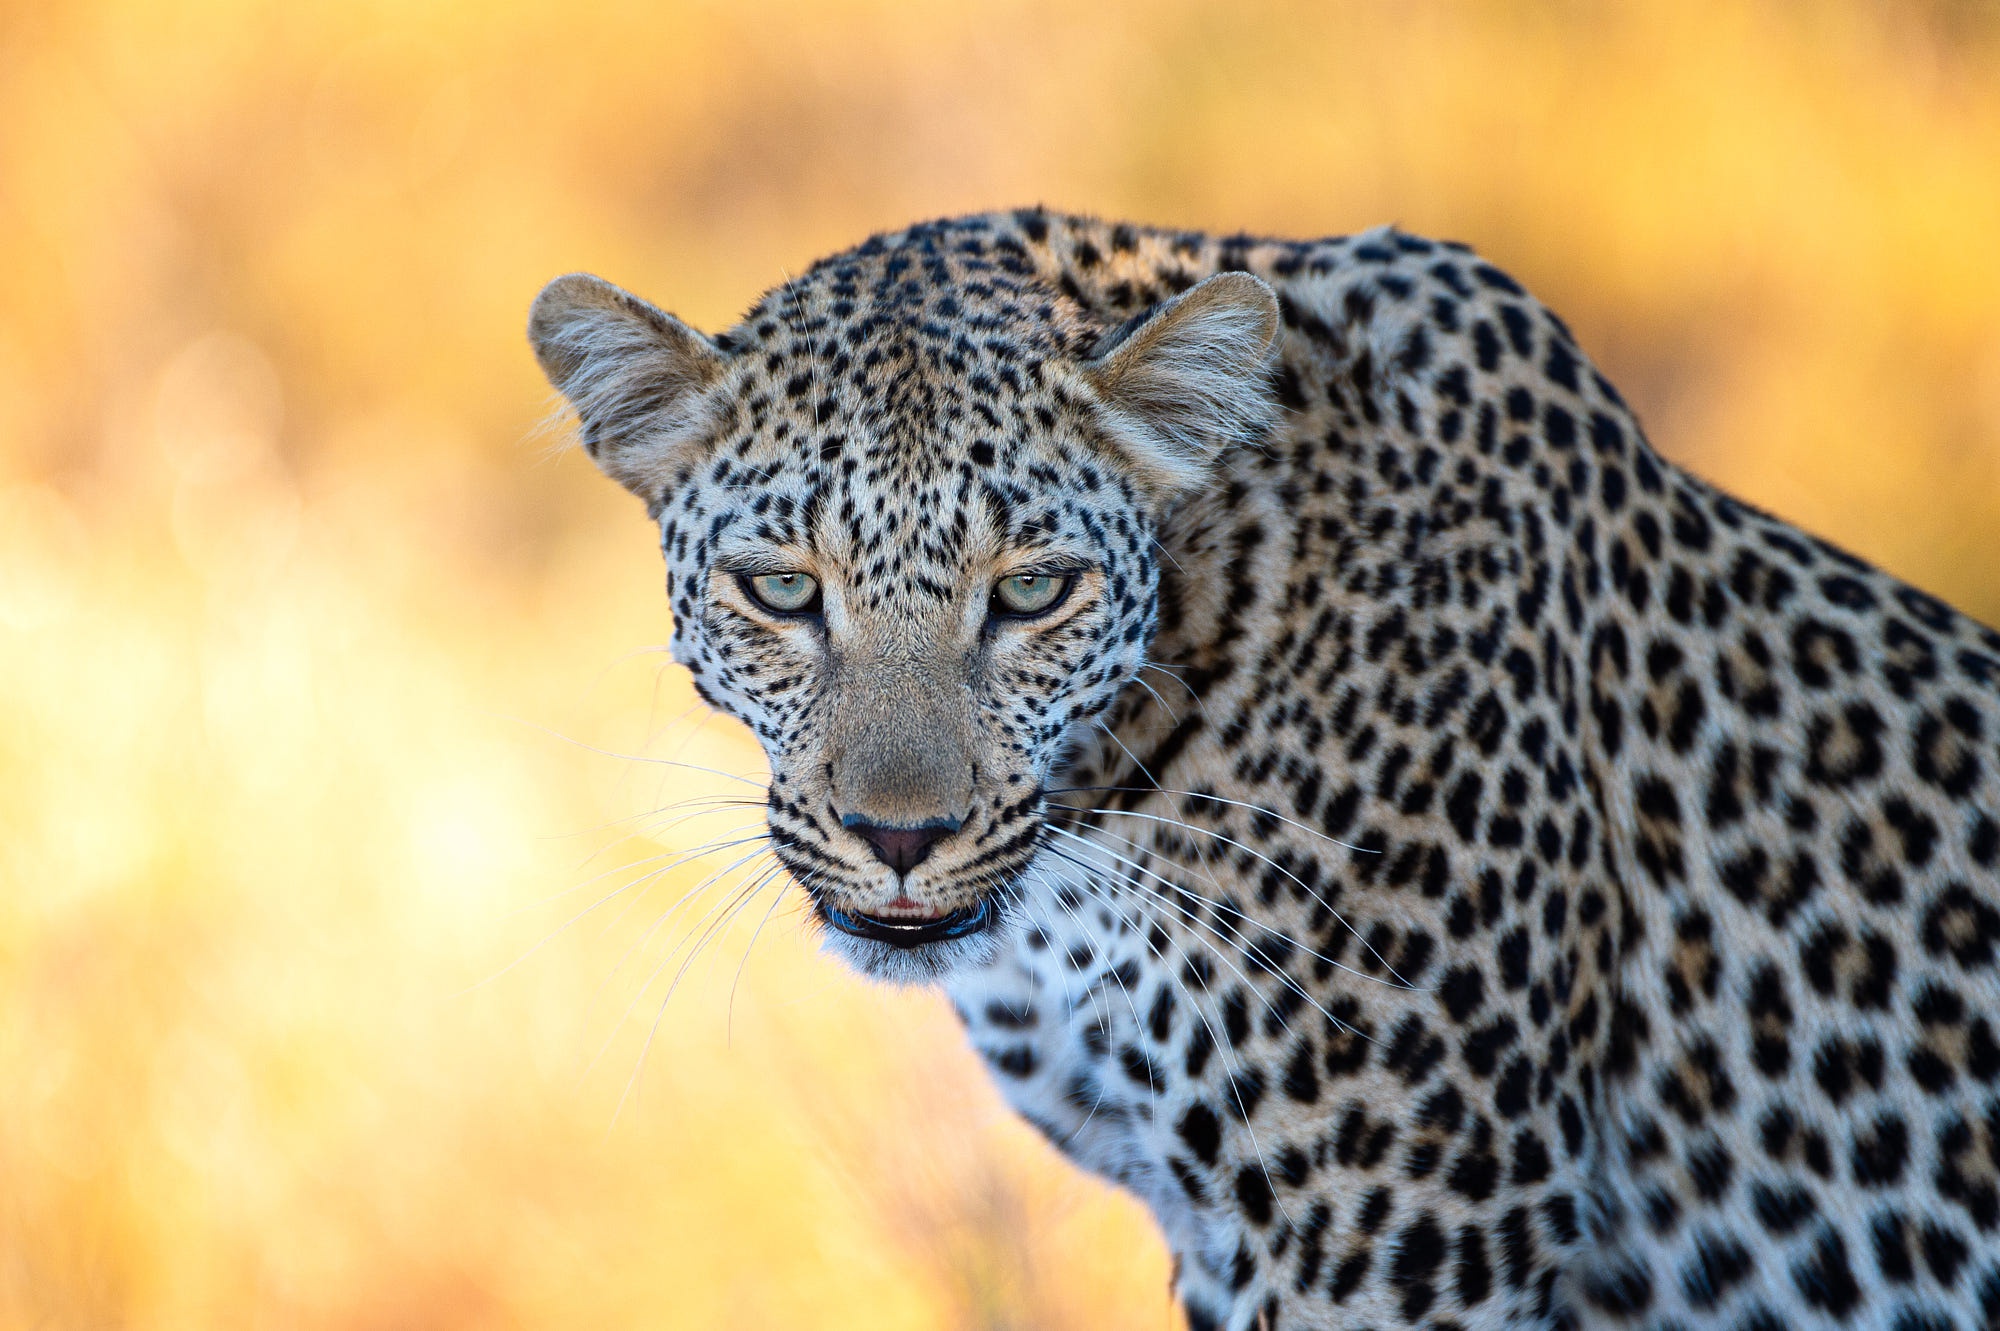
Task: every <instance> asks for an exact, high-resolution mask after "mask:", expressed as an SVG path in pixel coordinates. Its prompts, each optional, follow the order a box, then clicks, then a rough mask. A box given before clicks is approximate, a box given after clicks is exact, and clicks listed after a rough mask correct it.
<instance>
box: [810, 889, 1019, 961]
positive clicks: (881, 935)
mask: <svg viewBox="0 0 2000 1331" xmlns="http://www.w3.org/2000/svg"><path fill="white" fill-rule="evenodd" d="M819 910H820V914H821V915H822V916H824V917H825V919H826V922H827V923H828V924H830V925H832V926H833V927H834V928H836V929H838V930H840V931H841V932H842V933H844V934H852V935H853V936H854V937H856V938H866V939H868V940H869V941H870V942H874V943H886V944H888V945H889V946H890V947H900V948H912V947H922V946H923V945H924V944H926V943H944V942H949V941H951V940H952V939H954V938H968V937H970V936H971V935H973V934H976V933H979V932H981V931H983V930H986V929H990V928H992V927H993V924H994V921H995V920H997V919H998V918H999V912H998V911H997V910H995V909H994V906H993V900H992V898H990V897H988V898H983V899H981V900H980V901H978V902H976V903H974V904H973V905H970V906H966V907H964V908H962V909H960V910H955V911H952V912H950V913H949V914H945V915H931V916H907V915H905V916H893V915H863V914H861V913H860V912H858V911H852V912H851V911H844V910H839V909H837V908H835V907H833V906H829V905H827V904H826V903H825V902H821V903H819Z"/></svg>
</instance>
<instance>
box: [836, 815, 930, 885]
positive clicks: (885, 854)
mask: <svg viewBox="0 0 2000 1331" xmlns="http://www.w3.org/2000/svg"><path fill="white" fill-rule="evenodd" d="M841 822H842V823H843V824H845V825H846V827H847V830H848V831H850V832H852V833H854V835H856V836H858V837H860V838H861V839H862V840H863V841H866V842H867V843H868V845H869V848H870V849H872V850H873V851H874V852H875V858H876V859H878V860H880V861H882V863H884V864H886V865H888V866H889V867H890V868H891V869H894V870H895V871H896V872H897V873H908V872H909V871H910V870H912V869H914V868H916V867H917V866H918V865H919V864H922V863H923V862H924V861H925V860H926V859H927V858H929V856H930V853H931V847H932V846H933V845H935V844H936V843H938V842H939V841H942V840H943V839H944V838H945V837H948V836H950V835H951V834H952V833H953V832H956V831H957V830H958V826H959V824H958V820H957V819H956V818H953V819H950V820H941V821H938V822H930V823H925V824H924V825H923V826H921V827H884V826H882V825H881V824H879V823H871V822H867V821H865V820H864V819H861V818H857V817H855V816H853V815H852V814H850V815H849V816H847V817H846V818H843V819H841Z"/></svg>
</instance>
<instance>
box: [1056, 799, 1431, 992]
mask: <svg viewBox="0 0 2000 1331" xmlns="http://www.w3.org/2000/svg"><path fill="white" fill-rule="evenodd" d="M1055 807H1056V808H1059V809H1069V810H1070V811H1071V812H1073V813H1100V812H1101V813H1115V814H1118V815H1120V816H1121V817H1125V818H1143V819H1145V820H1146V821H1148V822H1155V823H1163V824H1165V825H1166V826H1168V827H1174V828H1179V829H1181V830H1183V831H1187V832H1200V833H1203V834H1205V835H1207V836H1211V837H1214V838H1215V839H1216V840H1217V841H1220V842H1222V843H1223V844H1224V845H1228V846H1234V847H1235V848H1236V849H1238V850H1240V851H1242V852H1243V853H1244V854H1246V855H1249V856H1252V857H1254V858H1255V859H1257V860H1259V861H1261V862H1263V863H1264V864H1267V865H1269V866H1270V867H1271V868H1273V869H1276V870H1277V871H1278V872H1279V873H1281V874H1283V875H1284V876H1285V877H1287V878H1289V879H1291V880H1292V881H1293V882H1294V883H1297V884H1298V885H1299V888H1300V890H1301V891H1303V892H1304V893H1305V894H1306V896H1307V898H1308V899H1309V900H1311V901H1312V902H1313V903H1314V904H1315V905H1317V906H1318V907H1319V908H1320V909H1322V910H1324V911H1325V912H1326V913H1327V914H1329V915H1331V916H1332V917H1333V918H1334V919H1335V920H1336V921H1338V922H1339V924H1340V926H1341V927H1342V928H1343V929H1346V930H1347V931H1348V932H1349V933H1351V934H1353V935H1354V937H1355V938H1356V939H1357V940H1359V941H1360V943H1361V946H1362V947H1364V948H1366V949H1367V950H1368V955H1370V956H1372V957H1374V958H1375V960H1377V961H1379V962H1381V963H1382V969H1384V970H1386V971H1388V972H1389V974H1391V975H1394V976H1395V977H1396V983H1397V984H1398V985H1400V986H1401V987H1402V988H1404V989H1412V990H1418V991H1420V992H1421V991H1423V987H1422V986H1420V985H1415V984H1411V983H1410V982H1409V981H1408V980H1406V979H1404V978H1403V977H1402V976H1401V975H1400V974H1398V973H1397V971H1396V968H1395V967H1394V966H1393V965H1391V964H1390V962H1389V959H1388V958H1387V957H1385V956H1383V955H1382V954H1381V953H1380V952H1378V951H1376V950H1375V945H1374V944H1372V943H1370V942H1369V941H1368V940H1367V939H1366V938H1364V937H1362V934H1361V931H1360V930H1359V929H1356V928H1355V927H1354V926H1353V925H1352V924H1349V923H1348V922H1347V917H1346V916H1344V915H1342V914H1341V913H1340V912H1339V911H1337V910H1335V909H1334V908H1333V903H1331V902H1329V901H1328V900H1327V899H1326V898H1325V897H1323V896H1321V895H1320V894H1319V891H1318V890H1317V889H1316V888H1314V887H1313V886H1312V885H1311V884H1309V883H1307V882H1306V881H1305V880H1304V879H1303V878H1301V877H1299V876H1298V875H1297V874H1295V873H1293V872H1292V871H1291V870H1290V869H1287V868H1286V867H1285V866H1284V865H1282V864H1280V863H1278V862H1277V861H1276V860H1274V859H1272V858H1271V857H1270V856H1269V855H1266V854H1264V853H1263V852H1262V851H1260V850H1258V849H1256V848H1255V847H1254V846H1246V845H1244V844H1243V843H1242V842H1241V841H1238V840H1236V839H1235V838H1233V837H1227V836H1224V835H1223V834H1222V833H1220V832H1217V831H1215V830H1214V829H1213V828H1207V827H1196V826H1194V825H1193V824H1192V823H1185V822H1182V821H1180V820H1179V819H1175V818H1162V817H1161V816H1160V815H1159V814H1156V813H1141V812H1140V811H1139V810H1137V809H1088V808H1077V807H1076V806H1074V805H1069V804H1057V805H1055ZM1204 858H1205V857H1204ZM1343 969H1345V968H1343ZM1353 974H1355V975H1361V974H1362V972H1360V971H1355V972H1353ZM1364 978H1368V979H1373V978H1374V977H1372V976H1365V977H1364ZM1377 983H1381V981H1377Z"/></svg>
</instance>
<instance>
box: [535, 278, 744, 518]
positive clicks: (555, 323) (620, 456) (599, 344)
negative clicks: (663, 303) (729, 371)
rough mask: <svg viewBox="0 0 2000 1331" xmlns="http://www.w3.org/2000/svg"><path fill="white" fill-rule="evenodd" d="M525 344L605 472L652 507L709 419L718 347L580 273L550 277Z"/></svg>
mask: <svg viewBox="0 0 2000 1331" xmlns="http://www.w3.org/2000/svg"><path fill="white" fill-rule="evenodd" d="M528 341H529V343H530V344H531V345H532V346H533V347H534V349H535V359H536V360H538V361H540V362H541V364H542V372H543V373H544V374H546V375H548V377H549V382H550V383H552V384H554V385H555V387H556V389H557V391H559V392H560V393H561V394H562V395H563V396H564V397H566V398H568V399H569V403H570V405H571V406H572V407H574V408H575V409H576V414H577V419H578V420H579V421H581V422H582V426H583V447H584V451H585V452H587V453H589V454H590V456H591V458H592V459H593V460H595V461H596V463H597V465H598V466H599V467H600V468H602V469H603V471H604V473H605V475H607V476H609V477H611V478H612V479H613V480H615V481H617V482H618V483H619V484H621V485H623V486H624V487H625V488H626V489H628V490H630V491H632V492H633V493H634V494H636V495H638V496H639V497H640V498H641V499H644V500H645V501H646V502H647V503H648V504H649V505H655V504H658V503H659V502H660V501H661V498H662V495H663V492H664V491H665V490H666V488H667V487H668V486H670V485H672V484H673V483H674V482H675V480H676V473H678V472H680V471H683V470H685V468H686V466H687V465H688V460H689V457H690V455H691V454H693V453H694V452H695V451H697V450H698V449H699V447H700V445H701V443H702V442H703V435H704V433H705V429H706V427H708V426H709V425H710V424H711V422H712V420H713V417H714V414H715V407H716V405H717V404H716V403H715V401H714V400H713V394H711V393H710V392H709V391H708V390H710V389H712V388H713V387H714V386H715V385H716V383H717V382H718V381H719V380H720V379H721V378H722V373H723V370H724V369H725V368H726V367H727V365H728V363H729V358H728V356H727V354H726V353H725V352H724V351H723V350H722V349H721V348H720V347H718V346H716V345H715V343H713V342H711V341H710V340H709V339H708V338H706V337H703V336H702V335H701V334H700V333H698V332H696V331H695V330H694V329H692V328H689V327H688V326H687V325H686V324H684V323H682V322H681V321H680V320H678V319H676V318H674V316H673V315H671V314H668V313H667V312H666V311H664V310H661V309H658V308H657V307H655V306H653V305H651V304H648V303H647V302H646V301H643V300H641V299H639V298H638V297H637V296H634V295H632V294H631V293H630V292H628V291H623V290H620V289H619V288H618V287H615V286H613V285H611V283H609V282H606V281H604V280H603V279H602V278H597V277H592V276H591V275H590V274H588V273H571V274H569V275H568V276H566V277H558V278H557V279H556V280H555V281H553V282H551V283H549V284H548V285H547V286H545V287H543V288H542V292H541V294H540V295H539V296H536V297H535V303H534V306H533V308H532V309H530V310H529V311H528Z"/></svg>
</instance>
